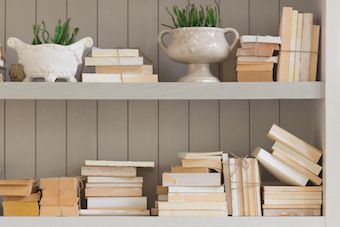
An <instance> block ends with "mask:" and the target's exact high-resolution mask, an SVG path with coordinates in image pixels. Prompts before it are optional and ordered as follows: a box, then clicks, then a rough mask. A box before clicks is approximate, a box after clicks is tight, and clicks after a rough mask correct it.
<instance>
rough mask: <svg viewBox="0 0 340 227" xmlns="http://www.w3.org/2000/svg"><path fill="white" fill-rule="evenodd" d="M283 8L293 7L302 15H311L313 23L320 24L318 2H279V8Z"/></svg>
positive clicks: (302, 0) (295, 0)
mask: <svg viewBox="0 0 340 227" xmlns="http://www.w3.org/2000/svg"><path fill="white" fill-rule="evenodd" d="M284 6H290V7H294V9H296V10H299V11H300V12H303V13H313V14H314V20H315V22H316V23H318V24H319V23H320V19H321V9H320V0H280V8H282V7H284Z"/></svg>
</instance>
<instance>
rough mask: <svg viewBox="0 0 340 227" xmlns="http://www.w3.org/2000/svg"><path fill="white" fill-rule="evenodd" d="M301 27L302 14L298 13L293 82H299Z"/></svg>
mask: <svg viewBox="0 0 340 227" xmlns="http://www.w3.org/2000/svg"><path fill="white" fill-rule="evenodd" d="M302 25H303V14H302V13H299V15H298V22H297V35H296V47H295V50H296V54H295V72H294V80H293V81H294V82H299V81H300V64H301V62H300V61H301V52H300V51H301V45H302V43H301V42H302V27H303V26H302Z"/></svg>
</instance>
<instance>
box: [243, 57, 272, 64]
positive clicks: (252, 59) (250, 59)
mask: <svg viewBox="0 0 340 227" xmlns="http://www.w3.org/2000/svg"><path fill="white" fill-rule="evenodd" d="M237 61H238V62H239V63H242V62H247V63H248V62H254V63H256V62H261V63H262V62H270V63H278V62H279V57H278V56H273V57H269V58H267V57H252V56H245V57H238V58H237Z"/></svg>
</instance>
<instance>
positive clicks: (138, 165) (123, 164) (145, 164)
mask: <svg viewBox="0 0 340 227" xmlns="http://www.w3.org/2000/svg"><path fill="white" fill-rule="evenodd" d="M85 165H86V166H112V167H136V168H142V167H143V168H153V167H155V162H138V161H104V160H102V161H97V160H86V161H85Z"/></svg>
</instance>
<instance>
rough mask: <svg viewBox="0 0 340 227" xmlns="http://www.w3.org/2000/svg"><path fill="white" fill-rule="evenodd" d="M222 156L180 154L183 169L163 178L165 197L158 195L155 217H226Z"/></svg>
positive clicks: (216, 153) (174, 168)
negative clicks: (165, 188) (222, 181)
mask: <svg viewBox="0 0 340 227" xmlns="http://www.w3.org/2000/svg"><path fill="white" fill-rule="evenodd" d="M222 153H223V152H212V153H180V154H179V157H180V158H182V166H176V167H172V168H171V172H170V173H163V175H162V186H163V187H167V190H165V193H166V192H167V194H163V193H164V192H163V193H162V194H159V195H158V200H159V201H158V215H159V216H228V211H227V202H226V194H225V191H224V187H223V186H222V183H221V171H222V162H221V159H222ZM163 191H164V189H163ZM161 197H163V198H162V199H160V198H161ZM164 200H165V201H164Z"/></svg>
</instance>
